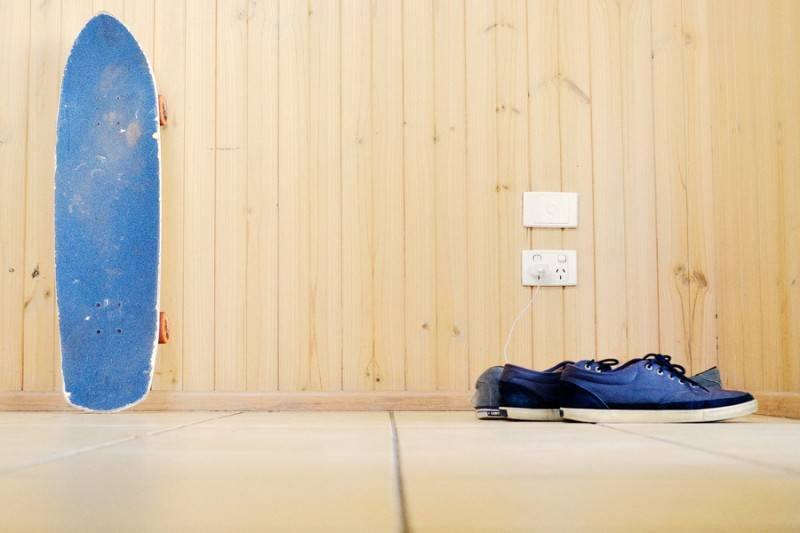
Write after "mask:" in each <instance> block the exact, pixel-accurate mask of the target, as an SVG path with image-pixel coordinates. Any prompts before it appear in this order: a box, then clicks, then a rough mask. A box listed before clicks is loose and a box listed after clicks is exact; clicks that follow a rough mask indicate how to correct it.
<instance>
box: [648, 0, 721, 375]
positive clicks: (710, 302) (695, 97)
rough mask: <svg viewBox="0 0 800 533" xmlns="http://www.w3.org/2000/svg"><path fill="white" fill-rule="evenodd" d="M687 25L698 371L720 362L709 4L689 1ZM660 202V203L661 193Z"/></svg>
mask: <svg viewBox="0 0 800 533" xmlns="http://www.w3.org/2000/svg"><path fill="white" fill-rule="evenodd" d="M654 7H655V4H654ZM682 26H683V33H684V37H683V74H684V77H683V85H684V87H685V89H684V92H685V94H686V103H685V111H684V113H685V120H686V154H687V156H686V162H687V171H686V176H687V178H689V179H688V186H687V196H688V202H687V211H688V220H689V232H688V247H689V268H690V275H689V281H690V285H689V288H690V291H689V295H690V298H689V302H690V307H689V310H688V313H687V315H688V316H689V322H690V328H689V329H688V331H689V334H690V337H689V339H688V344H687V348H688V352H689V358H690V360H691V364H692V369H693V370H694V371H695V372H698V371H702V370H704V369H706V368H709V367H712V366H715V365H717V364H718V359H717V301H716V294H717V290H718V288H717V280H716V272H715V271H716V268H715V263H716V258H715V254H714V189H713V176H712V167H711V157H712V154H711V132H712V127H713V122H712V117H711V101H712V95H711V85H710V72H711V65H710V62H709V53H710V47H711V42H710V38H709V37H710V36H709V31H708V3H707V2H686V3H684V4H683V13H682ZM658 201H659V205H660V201H661V198H660V197H658Z"/></svg>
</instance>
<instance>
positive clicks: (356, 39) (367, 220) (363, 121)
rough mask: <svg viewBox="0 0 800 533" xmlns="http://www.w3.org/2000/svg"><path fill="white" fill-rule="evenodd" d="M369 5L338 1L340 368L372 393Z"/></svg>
mask: <svg viewBox="0 0 800 533" xmlns="http://www.w3.org/2000/svg"><path fill="white" fill-rule="evenodd" d="M371 5H372V4H371V2H362V1H360V0H342V15H341V16H342V104H341V106H342V109H341V116H342V358H343V360H342V367H343V388H344V390H369V389H372V387H373V383H374V380H375V379H376V378H377V376H378V375H379V369H378V367H377V361H376V360H375V358H374V355H375V354H374V347H373V340H374V332H373V325H374V315H373V297H372V281H373V277H374V270H373V263H372V256H373V249H374V232H375V228H374V224H373V220H372V177H371V176H372V134H371V131H372V107H371V101H372V96H371V95H372V64H371V57H372V55H371V54H372V52H371V43H372V27H371V25H370V20H371V18H372V12H371Z"/></svg>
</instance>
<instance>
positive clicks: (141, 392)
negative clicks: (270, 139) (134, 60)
mask: <svg viewBox="0 0 800 533" xmlns="http://www.w3.org/2000/svg"><path fill="white" fill-rule="evenodd" d="M90 28H94V29H95V31H100V32H103V31H107V32H116V33H114V36H121V38H122V39H123V40H128V42H126V43H124V44H126V45H128V46H131V45H132V46H133V48H134V49H135V52H137V53H138V54H140V55H141V58H142V59H143V61H144V64H145V65H146V69H147V73H148V75H149V88H150V90H149V93H150V94H149V95H147V96H148V98H149V99H151V100H152V101H153V102H158V91H157V89H156V85H155V77H154V76H153V70H152V66H151V65H150V62H149V60H148V59H147V57H146V55H145V54H144V52H143V51H142V50H141V47H140V46H139V44H138V42H137V41H136V39H135V37H134V36H133V34H132V33H131V32H130V30H129V29H128V28H127V27H126V26H125V25H124V24H123V23H122V22H121V21H119V20H118V19H116V18H115V17H113V16H112V15H110V14H108V13H99V14H98V15H96V16H94V17H93V18H92V19H90V20H89V22H87V24H86V26H85V27H84V29H83V30H82V31H81V33H80V34H79V35H78V37H77V38H76V40H75V43H74V44H73V47H72V49H71V51H70V56H69V58H68V60H67V62H66V66H65V69H64V76H63V77H62V86H61V91H60V95H61V105H60V106H59V117H58V125H59V139H58V140H59V143H58V144H59V145H60V144H61V143H62V140H63V139H62V136H61V135H60V133H61V127H62V120H68V119H69V118H70V114H69V113H65V111H66V109H67V106H66V105H65V100H66V99H65V93H64V91H65V82H66V79H67V76H68V75H69V70H70V68H71V60H72V59H73V56H74V53H75V51H76V49H78V48H79V47H80V46H82V45H83V46H86V43H85V42H83V41H85V40H88V39H91V38H92V35H91V34H90V32H89V31H87V30H89V29H90ZM98 28H99V30H98ZM119 28H121V30H120V29H119ZM89 44H91V43H89ZM117 99H118V100H119V98H117ZM156 105H157V104H156ZM154 109H155V112H154V113H152V114H151V116H150V117H149V119H150V121H151V122H152V126H153V127H152V128H151V127H150V126H146V127H145V128H143V129H144V130H145V131H146V132H148V133H149V130H151V129H152V134H151V135H148V136H149V137H151V138H152V141H153V142H154V143H155V164H156V173H157V174H156V181H157V198H158V211H157V212H158V216H157V220H156V222H155V223H156V227H155V228H154V229H155V235H156V238H157V246H156V263H155V267H156V268H155V270H156V272H155V302H154V305H153V306H152V307H150V308H149V309H150V310H149V311H145V312H144V313H143V314H144V315H145V316H147V321H149V322H150V324H147V325H146V329H147V330H149V331H150V332H151V335H150V338H149V342H148V343H147V350H148V351H149V353H147V356H148V357H147V365H146V369H142V373H141V374H138V375H140V376H141V377H142V378H145V377H146V380H145V379H140V380H138V381H137V383H135V384H131V385H130V386H129V387H128V388H126V389H125V390H124V391H122V393H120V391H119V390H118V389H117V390H114V391H113V392H114V393H115V394H114V398H113V399H112V400H110V401H96V399H91V398H90V397H89V396H91V395H89V396H87V395H86V391H85V390H84V391H82V390H80V386H81V385H85V382H84V383H76V382H75V380H74V379H71V378H72V377H74V376H71V375H70V372H68V371H67V368H63V372H62V390H63V391H64V397H65V399H66V401H67V403H68V404H69V405H71V406H73V407H75V408H77V409H80V410H83V411H87V412H117V411H122V410H125V409H128V408H130V407H133V406H134V405H136V404H138V403H140V402H141V401H142V400H144V399H145V397H146V396H147V393H148V392H149V390H150V387H151V385H152V380H153V373H154V371H155V362H156V355H157V349H158V341H159V311H160V289H161V233H162V227H161V225H162V224H161V216H162V205H161V143H160V128H159V113H158V109H157V107H155V108H154ZM70 111H71V112H72V113H73V114H74V113H75V111H73V110H70ZM65 114H66V115H68V116H67V117H64V116H63V115H65ZM137 118H139V117H138V115H137ZM142 118H143V119H145V118H147V117H142ZM118 124H119V123H118ZM98 125H99V123H98ZM120 131H121V132H122V131H123V130H120ZM67 141H73V139H67ZM73 142H74V141H73ZM59 148H60V147H59ZM98 157H99V156H98ZM59 159H60V152H59V149H58V148H57V152H56V165H55V173H56V183H55V188H56V191H58V188H59V182H58V176H59ZM56 216H57V222H58V213H57V215H56ZM153 218H155V217H153ZM57 237H58V232H57ZM55 262H56V279H57V283H56V290H55V296H56V301H57V302H58V303H59V305H57V306H56V312H57V319H58V321H59V327H60V331H61V337H60V342H61V350H62V354H63V350H64V345H65V340H68V336H69V332H67V331H65V330H64V318H65V316H64V315H63V314H62V311H63V310H64V309H62V305H61V303H62V302H61V297H62V291H61V290H60V285H61V283H59V282H58V281H59V269H60V267H59V264H60V263H59V247H58V246H56V257H55ZM62 268H63V267H62ZM97 306H98V307H100V304H99V303H98V304H97ZM68 311H69V310H68ZM140 311H142V310H141V309H140ZM88 319H89V316H88V315H87V320H88ZM117 332H118V333H120V332H121V330H120V329H117ZM97 333H98V334H100V329H98V330H97ZM142 355H145V353H144V352H142ZM64 365H65V362H64V360H63V359H62V366H64ZM72 370H73V371H74V368H73V369H72ZM72 374H74V372H72ZM98 381H99V380H98ZM93 385H94V386H95V387H97V388H93V389H92V391H91V392H97V391H98V390H102V386H100V384H99V383H95V384H93Z"/></svg>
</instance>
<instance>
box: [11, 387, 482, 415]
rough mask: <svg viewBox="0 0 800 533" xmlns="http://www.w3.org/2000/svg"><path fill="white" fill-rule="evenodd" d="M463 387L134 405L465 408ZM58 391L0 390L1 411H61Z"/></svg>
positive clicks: (196, 396)
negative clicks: (449, 389)
mask: <svg viewBox="0 0 800 533" xmlns="http://www.w3.org/2000/svg"><path fill="white" fill-rule="evenodd" d="M469 396H470V393H468V392H168V391H152V392H151V393H150V394H149V395H148V396H147V398H146V399H145V400H144V401H143V402H142V403H140V404H139V405H137V406H135V407H134V408H133V410H134V411H464V410H469V409H471V408H472V407H471V405H470V403H469ZM70 409H72V408H71V407H70V406H69V405H67V403H66V402H65V401H64V397H63V396H62V395H61V393H58V392H0V411H66V410H70Z"/></svg>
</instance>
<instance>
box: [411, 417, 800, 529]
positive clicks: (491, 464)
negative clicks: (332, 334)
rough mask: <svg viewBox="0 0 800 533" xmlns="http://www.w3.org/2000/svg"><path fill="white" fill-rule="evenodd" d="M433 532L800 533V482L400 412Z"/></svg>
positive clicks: (558, 432) (608, 444)
mask: <svg viewBox="0 0 800 533" xmlns="http://www.w3.org/2000/svg"><path fill="white" fill-rule="evenodd" d="M396 420H397V429H398V435H399V442H400V458H401V464H402V471H403V481H404V493H405V501H406V514H407V516H408V520H409V523H410V526H411V528H412V530H413V531H415V532H424V531H571V530H581V531H671V530H678V529H679V528H680V529H683V530H691V531H698V530H700V531H702V530H705V531H726V530H727V531H737V530H739V531H741V530H757V531H789V530H796V529H797V528H800V477H798V476H793V475H790V474H787V473H785V472H782V471H780V470H776V469H773V468H762V467H759V466H757V465H754V464H752V463H747V462H743V461H739V460H735V459H731V458H728V457H720V456H716V455H713V454H710V453H707V452H704V451H698V450H693V449H689V448H686V447H683V446H679V445H674V444H671V443H667V442H663V441H660V440H655V439H649V438H645V437H640V436H638V435H631V434H629V433H622V432H620V431H616V430H614V429H611V428H606V427H602V426H596V425H590V424H570V423H512V422H479V421H477V420H475V419H474V418H473V417H472V415H471V413H397V414H396Z"/></svg>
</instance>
